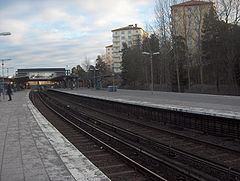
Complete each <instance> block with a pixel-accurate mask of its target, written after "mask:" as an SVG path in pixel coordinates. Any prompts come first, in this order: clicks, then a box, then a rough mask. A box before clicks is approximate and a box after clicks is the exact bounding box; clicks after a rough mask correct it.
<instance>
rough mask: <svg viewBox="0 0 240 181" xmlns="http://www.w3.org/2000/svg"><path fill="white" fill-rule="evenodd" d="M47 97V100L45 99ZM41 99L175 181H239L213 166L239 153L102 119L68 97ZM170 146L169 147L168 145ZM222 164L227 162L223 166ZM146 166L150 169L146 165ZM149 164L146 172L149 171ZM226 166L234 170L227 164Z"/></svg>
mask: <svg viewBox="0 0 240 181" xmlns="http://www.w3.org/2000/svg"><path fill="white" fill-rule="evenodd" d="M47 96H49V97H48V98H47ZM44 97H45V99H46V98H47V99H48V101H50V100H51V102H55V103H56V102H58V107H62V108H63V109H62V110H60V111H64V110H68V111H69V112H71V114H72V115H74V117H75V116H76V117H81V118H85V119H86V120H87V121H88V124H90V125H92V126H94V127H96V128H97V129H101V130H102V131H104V132H107V133H108V134H111V135H114V137H117V138H118V139H121V140H124V142H125V143H128V144H129V145H132V146H134V147H136V148H137V149H139V150H141V151H144V152H146V153H147V154H149V155H151V156H152V157H156V158H155V160H154V159H153V160H154V161H152V162H153V163H151V164H159V163H161V164H163V165H165V167H166V165H167V167H168V169H169V168H171V169H172V170H174V171H175V172H176V173H177V174H176V175H177V177H175V179H180V178H181V179H186V180H191V179H195V180H238V179H239V178H240V177H239V171H238V170H236V169H235V168H236V166H235V167H231V168H230V167H229V166H226V165H224V164H222V162H216V158H221V156H223V158H224V157H226V158H227V160H228V161H229V160H236V159H238V158H239V153H237V152H234V151H230V150H228V151H226V149H224V148H221V147H217V146H216V145H210V144H209V143H203V142H199V141H197V140H193V139H189V138H186V137H183V136H179V135H176V134H173V133H167V132H166V131H165V132H161V131H159V130H158V129H157V128H154V127H149V126H146V124H142V123H139V122H136V121H131V120H127V119H123V118H122V117H116V115H114V116H113V115H112V116H111V115H106V114H104V115H102V114H100V113H99V110H96V109H92V108H89V107H86V106H83V105H81V103H76V102H77V101H76V99H75V100H72V99H70V98H69V97H66V99H65V97H63V96H61V99H60V97H59V95H56V94H55V95H54V94H52V93H51V94H49V93H48V94H46V95H45V96H44ZM60 100H61V101H60ZM51 104H52V103H51ZM89 115H91V116H89ZM169 142H170V143H172V144H171V145H169ZM173 142H174V144H173ZM209 146H210V147H211V149H210V148H209ZM186 148H188V149H186ZM189 148H190V149H189ZM199 150H204V154H205V155H206V152H208V153H209V154H210V156H209V157H208V158H207V159H206V158H205V159H204V157H203V155H202V154H200V152H199ZM135 152H136V151H135ZM189 152H195V153H197V154H195V155H193V154H190V153H189ZM134 154H136V153H134ZM136 155H137V160H141V157H142V156H139V153H137V154H136ZM230 156H231V157H230ZM156 160H157V161H156ZM225 161H226V159H225V160H224V162H225ZM230 163H231V164H230ZM145 164H146V163H145ZM147 164H148V165H149V163H147ZM151 164H150V166H149V168H151ZM228 164H230V165H231V166H233V164H232V162H230V161H229V163H228ZM236 164H238V163H236ZM162 167H164V166H162ZM229 168H230V169H229ZM232 168H234V169H232ZM151 169H153V168H151ZM153 170H154V169H153ZM176 170H177V171H176ZM162 171H163V170H162ZM165 172H166V170H165Z"/></svg>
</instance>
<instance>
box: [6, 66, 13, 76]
mask: <svg viewBox="0 0 240 181" xmlns="http://www.w3.org/2000/svg"><path fill="white" fill-rule="evenodd" d="M6 69H7V77H9V69H14V67H6Z"/></svg>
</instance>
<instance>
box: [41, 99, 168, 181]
mask: <svg viewBox="0 0 240 181" xmlns="http://www.w3.org/2000/svg"><path fill="white" fill-rule="evenodd" d="M40 99H41V101H42V103H43V104H44V105H45V106H46V107H48V108H49V109H50V110H51V111H53V112H54V113H55V114H57V115H58V116H60V117H61V118H62V119H64V120H65V121H67V122H69V123H70V124H72V125H73V126H74V127H76V128H78V129H79V130H81V131H82V132H83V133H85V134H86V135H88V136H89V137H90V138H92V139H93V140H95V141H97V142H98V143H100V144H101V145H103V146H105V147H106V148H107V149H109V150H111V151H112V152H114V153H115V154H117V155H119V156H121V157H122V158H124V159H125V160H127V161H128V162H130V163H131V164H133V165H135V166H136V167H138V168H140V169H142V170H144V172H146V173H148V174H150V175H152V176H153V177H154V178H157V179H158V180H159V181H167V179H165V178H163V177H162V176H160V175H159V174H157V173H155V172H153V171H151V170H149V169H148V168H146V167H144V166H143V165H141V164H139V163H137V162H136V161H134V160H133V159H131V158H129V157H127V156H126V155H124V154H122V153H121V152H119V151H118V150H116V149H114V148H113V147H112V146H110V145H108V144H106V143H105V142H103V141H101V140H100V139H98V138H97V137H96V136H94V135H92V134H90V133H89V132H87V131H85V130H84V129H82V128H81V127H80V126H79V125H77V124H75V123H74V122H72V121H71V120H70V119H68V118H67V117H65V116H63V115H62V114H61V113H59V112H58V111H56V110H55V109H54V108H53V107H51V106H50V105H49V104H47V103H46V101H44V100H43V99H42V97H41V96H40ZM71 116H72V117H74V116H73V115H71ZM74 118H75V119H76V120H78V121H81V122H82V123H84V124H87V123H85V122H84V121H83V120H80V119H78V118H76V117H74ZM87 125H88V124H87ZM88 126H90V127H91V128H94V127H93V126H91V125H88ZM94 129H96V130H97V131H99V132H102V131H101V130H100V129H98V128H94ZM102 133H103V134H105V135H107V136H108V137H110V138H111V139H114V140H117V141H119V142H122V141H121V140H120V139H118V138H116V137H114V136H112V135H110V134H108V133H105V132H102ZM122 143H124V144H126V143H125V142H122ZM126 145H127V144H126ZM128 146H132V145H128ZM132 148H135V149H136V150H137V151H139V152H142V151H141V150H140V149H138V148H136V147H132ZM142 153H144V152H142Z"/></svg>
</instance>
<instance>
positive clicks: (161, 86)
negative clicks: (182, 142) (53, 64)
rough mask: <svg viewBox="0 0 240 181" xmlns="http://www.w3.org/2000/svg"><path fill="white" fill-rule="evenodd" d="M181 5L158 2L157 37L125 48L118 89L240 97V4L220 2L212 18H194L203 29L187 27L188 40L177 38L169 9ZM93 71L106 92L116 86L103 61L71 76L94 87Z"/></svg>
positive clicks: (152, 28)
mask: <svg viewBox="0 0 240 181" xmlns="http://www.w3.org/2000/svg"><path fill="white" fill-rule="evenodd" d="M179 2H180V1H179V0H156V1H155V17H156V18H155V22H154V23H153V24H151V25H148V27H150V28H149V31H151V32H152V33H151V34H150V36H149V37H147V38H146V39H144V40H143V41H138V43H137V44H135V45H132V46H131V47H128V46H127V44H126V43H124V44H123V49H122V66H121V69H122V72H121V74H120V75H118V76H117V79H118V81H116V82H115V83H117V84H118V86H120V87H122V88H129V89H144V90H148V89H150V86H151V85H152V83H153V89H154V90H162V91H176V92H198V93H212V94H230V95H239V94H240V25H239V21H240V2H239V1H238V0H231V1H229V0H215V2H214V6H213V7H211V8H210V10H209V13H207V14H204V13H202V12H201V11H199V16H196V17H195V21H197V22H198V23H197V24H198V25H199V26H194V27H192V24H191V23H189V24H185V26H189V27H187V28H186V29H185V32H184V34H185V36H179V35H176V34H174V33H173V32H174V31H175V30H174V28H173V27H174V26H173V23H174V22H173V19H172V18H173V17H172V12H171V8H170V7H171V6H172V5H174V4H177V3H179ZM193 15H194V14H193ZM201 22H203V24H202V25H201ZM200 25H201V26H200ZM188 28H195V29H194V31H195V32H196V34H197V35H198V36H196V37H197V38H193V36H192V35H191V34H190V32H189V31H188ZM191 38H192V41H194V42H195V44H196V45H197V47H196V49H197V51H196V52H195V53H194V54H190V53H189V50H188V43H189V39H191ZM143 52H147V53H148V54H143ZM93 68H94V69H95V76H96V77H101V78H100V79H101V83H102V85H103V86H107V85H111V84H112V82H113V80H112V79H114V78H116V74H113V72H112V71H111V70H110V69H109V67H108V66H107V65H106V64H105V63H104V61H103V57H102V56H100V55H99V56H97V59H96V64H95V65H90V63H89V62H88V61H87V60H86V61H85V64H84V65H83V68H82V67H81V66H80V65H78V66H76V67H74V68H73V69H72V74H73V75H77V76H81V77H82V78H83V79H85V80H90V83H89V84H93V82H95V81H94V80H93V77H94V75H93V74H94V71H92V70H93ZM96 70H97V71H96Z"/></svg>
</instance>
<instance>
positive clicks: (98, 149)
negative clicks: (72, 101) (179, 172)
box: [30, 92, 181, 181]
mask: <svg viewBox="0 0 240 181" xmlns="http://www.w3.org/2000/svg"><path fill="white" fill-rule="evenodd" d="M30 99H31V100H32V102H33V103H34V105H35V106H36V107H37V108H38V109H39V111H40V112H41V113H42V114H43V115H44V116H45V117H46V118H47V119H48V120H49V121H50V122H51V123H52V124H53V125H54V126H55V127H56V128H57V129H58V130H59V131H60V132H61V133H62V134H63V135H64V136H65V137H66V138H67V139H68V140H69V141H70V142H71V143H72V144H74V145H75V147H76V148H77V149H79V150H80V151H81V152H82V153H83V154H84V155H85V156H86V157H87V158H88V159H89V160H91V162H92V163H94V164H95V165H96V166H97V167H98V168H99V169H100V170H101V171H102V172H104V173H105V174H106V175H107V176H108V177H109V178H110V179H111V180H113V181H121V180H123V181H125V180H134V181H150V180H161V181H166V179H164V178H163V177H162V176H160V175H157V174H156V173H153V172H151V171H150V170H148V169H146V168H145V167H144V166H141V165H139V164H138V163H136V162H134V161H133V160H131V158H128V157H127V156H124V155H123V154H121V153H120V152H118V151H117V150H115V149H114V148H113V147H112V146H110V145H108V144H107V143H104V142H102V141H101V140H100V139H98V138H97V137H95V136H94V135H92V134H91V133H89V132H92V131H93V128H91V127H90V128H89V129H91V130H90V131H89V132H87V131H85V130H84V129H82V128H81V127H79V125H77V124H75V123H74V122H72V120H69V117H68V116H66V114H61V113H59V112H57V111H56V109H54V107H52V106H49V105H47V104H46V102H43V100H42V98H41V97H39V95H38V94H37V93H33V92H31V93H30ZM71 118H72V117H71ZM78 121H79V120H78ZM78 123H80V122H78ZM85 128H86V127H85ZM180 178H181V177H180ZM174 179H178V178H176V177H175V178H174ZM174 179H173V180H174Z"/></svg>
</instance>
